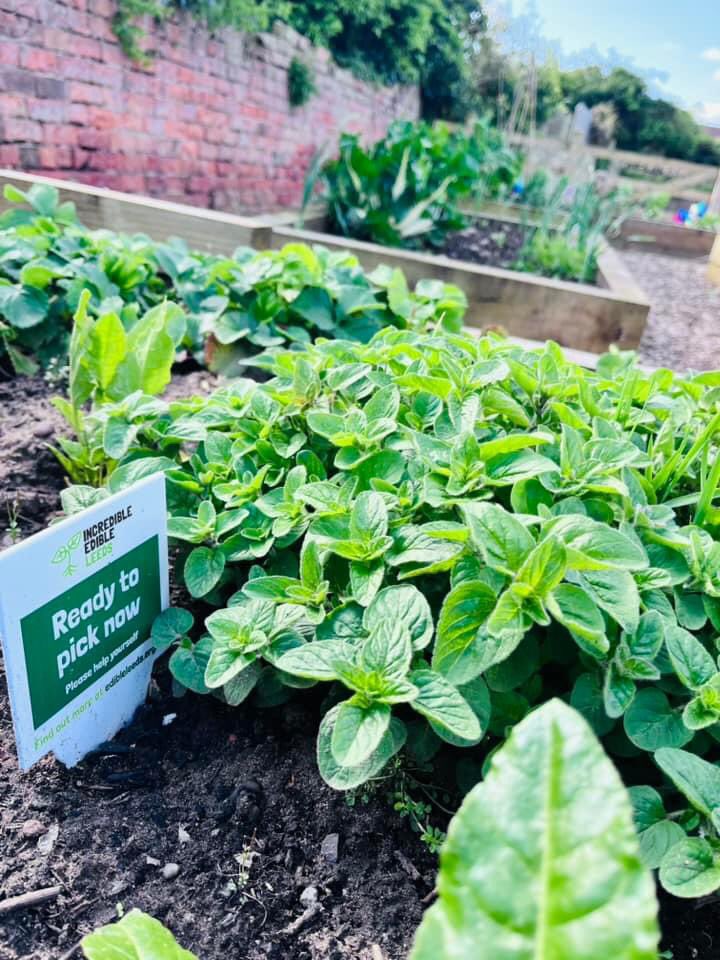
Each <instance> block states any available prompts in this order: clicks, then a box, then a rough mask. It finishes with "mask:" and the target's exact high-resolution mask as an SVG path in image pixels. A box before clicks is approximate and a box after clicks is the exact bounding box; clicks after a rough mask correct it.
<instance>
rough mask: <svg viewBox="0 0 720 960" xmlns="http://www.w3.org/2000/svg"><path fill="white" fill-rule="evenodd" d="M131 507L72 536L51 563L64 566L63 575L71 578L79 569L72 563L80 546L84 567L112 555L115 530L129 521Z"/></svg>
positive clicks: (56, 553)
mask: <svg viewBox="0 0 720 960" xmlns="http://www.w3.org/2000/svg"><path fill="white" fill-rule="evenodd" d="M132 515H133V514H132V505H129V506H127V507H124V508H123V509H122V510H117V511H116V512H115V513H111V514H110V515H109V516H107V517H105V518H104V519H103V520H98V522H97V523H93V524H91V525H90V526H89V527H86V528H85V530H83V531H81V532H78V533H76V534H74V535H73V536H72V537H70V539H69V540H68V542H67V543H65V544H63V545H62V546H61V547H58V549H57V550H56V551H55V555H54V556H53V558H52V562H53V563H62V564H64V565H65V569H64V570H63V573H64V574H65V576H66V577H71V576H72V575H73V574H74V573H76V572H77V571H78V569H79V565H78V564H76V563H75V562H74V560H75V553H76V551H77V549H78V548H79V546H80V544H81V543H82V545H83V552H84V554H85V566H86V567H92V566H93V565H94V564H96V563H99V562H100V561H101V560H104V559H105V558H106V557H109V556H111V555H112V551H113V543H112V541H113V540H114V539H115V528H116V527H117V526H118V524H120V523H122V522H123V520H129V519H130V518H131V517H132Z"/></svg>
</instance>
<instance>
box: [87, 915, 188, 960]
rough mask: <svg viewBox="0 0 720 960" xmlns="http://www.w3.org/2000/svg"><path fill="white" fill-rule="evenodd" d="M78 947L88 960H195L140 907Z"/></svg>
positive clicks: (90, 935)
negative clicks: (80, 947)
mask: <svg viewBox="0 0 720 960" xmlns="http://www.w3.org/2000/svg"><path fill="white" fill-rule="evenodd" d="M81 946H82V949H83V953H84V954H85V957H86V958H87V960H121V958H122V960H197V958H196V957H195V954H194V953H190V951H189V950H183V948H182V947H181V946H180V945H179V944H178V943H177V941H176V940H175V938H174V937H173V935H172V934H171V933H170V931H169V930H168V929H166V928H165V927H164V926H163V925H162V924H161V923H160V921H159V920H155V918H154V917H149V916H148V915H147V914H146V913H142V912H141V911H140V910H131V911H130V912H129V913H126V914H125V916H124V917H123V918H122V919H121V920H118V922H117V923H109V924H107V926H105V927H100V928H99V929H98V930H94V931H93V932H92V933H89V934H88V935H87V936H86V937H83V939H82V943H81Z"/></svg>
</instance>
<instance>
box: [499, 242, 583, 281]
mask: <svg viewBox="0 0 720 960" xmlns="http://www.w3.org/2000/svg"><path fill="white" fill-rule="evenodd" d="M597 254H598V250H597V249H591V250H582V249H581V248H580V247H577V246H575V245H574V244H573V243H572V241H571V240H569V239H568V238H567V237H565V236H564V235H562V234H558V233H555V232H552V231H545V230H535V231H533V233H532V235H531V237H530V239H529V241H528V242H527V243H526V244H525V246H524V247H523V249H522V252H521V254H520V257H519V258H518V261H517V267H518V269H519V270H524V271H526V272H527V273H539V274H540V275H541V276H543V277H558V278H559V279H560V280H577V281H579V282H580V283H594V282H595V277H596V276H597Z"/></svg>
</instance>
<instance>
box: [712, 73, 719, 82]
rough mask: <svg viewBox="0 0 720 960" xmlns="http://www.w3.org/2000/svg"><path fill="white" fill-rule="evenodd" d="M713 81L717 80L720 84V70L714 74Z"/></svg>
mask: <svg viewBox="0 0 720 960" xmlns="http://www.w3.org/2000/svg"><path fill="white" fill-rule="evenodd" d="M713 80H717V81H718V82H719V83H720V70H716V71H715V73H714V74H713Z"/></svg>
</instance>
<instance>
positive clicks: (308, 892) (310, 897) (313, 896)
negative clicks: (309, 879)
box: [300, 886, 318, 907]
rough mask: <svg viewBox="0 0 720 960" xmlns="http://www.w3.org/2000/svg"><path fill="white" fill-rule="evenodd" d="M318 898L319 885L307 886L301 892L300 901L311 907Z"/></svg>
mask: <svg viewBox="0 0 720 960" xmlns="http://www.w3.org/2000/svg"><path fill="white" fill-rule="evenodd" d="M317 899H318V888H317V887H312V886H310V887H305V889H304V890H303V892H302V893H301V894H300V903H301V904H302V905H303V906H304V907H309V906H310V905H311V904H313V903H317Z"/></svg>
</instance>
